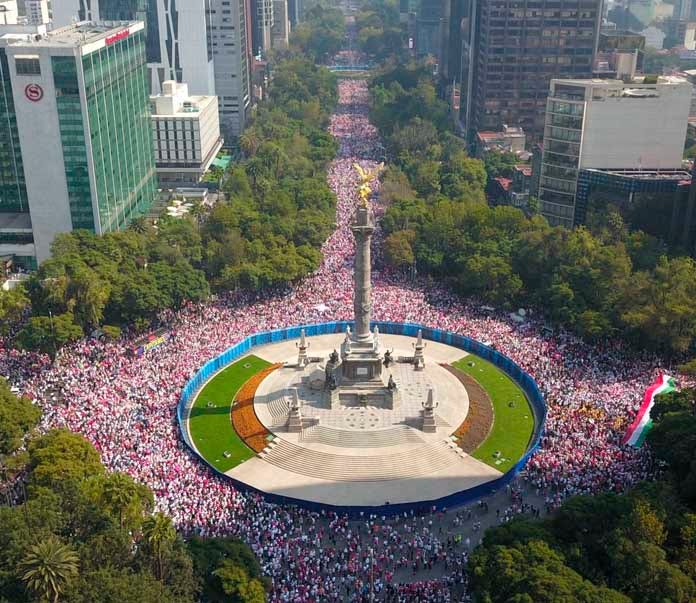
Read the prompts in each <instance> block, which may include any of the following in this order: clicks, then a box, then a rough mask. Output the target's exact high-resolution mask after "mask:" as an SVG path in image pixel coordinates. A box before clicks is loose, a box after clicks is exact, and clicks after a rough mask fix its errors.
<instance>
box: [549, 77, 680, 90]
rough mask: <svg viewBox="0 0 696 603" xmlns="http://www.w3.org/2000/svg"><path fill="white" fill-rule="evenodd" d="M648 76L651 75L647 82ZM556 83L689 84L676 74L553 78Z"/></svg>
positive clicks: (612, 84) (628, 85)
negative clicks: (624, 79)
mask: <svg viewBox="0 0 696 603" xmlns="http://www.w3.org/2000/svg"><path fill="white" fill-rule="evenodd" d="M646 77H651V79H649V80H648V81H647V82H646V81H645V79H646ZM551 81H552V83H553V84H555V85H565V86H591V87H598V88H599V87H609V88H631V87H633V88H636V87H640V86H651V87H654V86H682V85H684V84H688V85H689V86H690V85H691V84H689V82H687V81H686V80H685V79H684V78H682V77H677V76H674V75H660V76H644V75H643V76H636V77H634V78H633V79H632V80H631V81H630V82H624V81H623V80H617V79H609V78H588V79H582V80H581V79H574V80H565V79H555V78H554V79H553V80H551Z"/></svg>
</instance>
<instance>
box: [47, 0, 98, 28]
mask: <svg viewBox="0 0 696 603" xmlns="http://www.w3.org/2000/svg"><path fill="white" fill-rule="evenodd" d="M97 20H99V0H54V1H52V2H51V21H52V23H53V27H54V28H59V27H65V26H66V25H71V24H73V23H75V22H76V21H78V22H79V21H97Z"/></svg>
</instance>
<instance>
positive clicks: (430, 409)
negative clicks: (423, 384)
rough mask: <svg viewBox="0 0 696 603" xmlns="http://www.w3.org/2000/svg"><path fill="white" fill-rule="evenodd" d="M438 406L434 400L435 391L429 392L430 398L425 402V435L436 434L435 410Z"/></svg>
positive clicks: (430, 390)
mask: <svg viewBox="0 0 696 603" xmlns="http://www.w3.org/2000/svg"><path fill="white" fill-rule="evenodd" d="M436 408H437V404H436V403H435V400H434V398H433V390H432V389H429V390H428V398H427V399H426V401H425V402H423V427H422V429H423V431H424V432H425V433H435V432H436V431H437V425H436V424H435V409H436Z"/></svg>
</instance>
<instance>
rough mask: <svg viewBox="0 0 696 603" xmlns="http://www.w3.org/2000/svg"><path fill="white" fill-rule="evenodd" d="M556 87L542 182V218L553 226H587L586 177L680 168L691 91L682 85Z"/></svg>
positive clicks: (559, 83)
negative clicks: (582, 185)
mask: <svg viewBox="0 0 696 603" xmlns="http://www.w3.org/2000/svg"><path fill="white" fill-rule="evenodd" d="M620 75H622V76H623V80H624V81H622V80H597V79H594V80H552V81H551V88H550V92H549V98H548V103H547V109H546V127H545V131H544V144H543V155H542V159H541V170H540V178H539V199H540V209H541V213H542V214H543V215H544V216H545V217H546V218H547V219H548V221H549V222H550V223H551V224H561V225H564V226H568V227H570V226H573V225H576V224H581V223H583V222H584V220H585V212H586V209H587V204H586V200H585V199H583V198H582V197H580V196H579V195H578V186H579V185H578V177H579V174H580V172H581V171H582V170H587V169H591V168H594V169H600V170H613V171H615V172H616V171H624V172H625V171H627V170H629V171H630V170H635V171H637V172H640V171H646V170H648V171H660V170H662V171H666V170H678V169H680V168H681V161H682V152H683V148H684V139H685V136H686V127H687V119H688V116H689V107H690V104H691V91H692V88H691V84H690V83H689V82H687V81H686V80H684V79H681V78H676V77H657V76H652V77H641V78H634V77H633V78H632V77H631V75H632V74H620Z"/></svg>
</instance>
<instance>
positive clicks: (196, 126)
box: [150, 81, 222, 187]
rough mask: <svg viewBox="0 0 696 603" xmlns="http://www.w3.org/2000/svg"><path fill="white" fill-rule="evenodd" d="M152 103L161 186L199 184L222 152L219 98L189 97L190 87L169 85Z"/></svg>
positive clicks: (167, 83)
mask: <svg viewBox="0 0 696 603" xmlns="http://www.w3.org/2000/svg"><path fill="white" fill-rule="evenodd" d="M150 103H151V105H152V117H151V119H152V137H153V142H154V148H155V163H156V165H157V174H158V176H159V180H160V184H161V185H162V186H165V187H168V186H181V185H186V184H195V183H197V182H199V181H200V179H201V178H202V177H203V174H205V172H206V170H207V169H208V168H209V167H210V164H211V163H212V162H213V159H215V156H216V155H217V154H218V152H219V151H220V149H221V148H222V138H221V137H220V120H219V116H218V106H217V98H215V97H214V96H189V93H188V86H187V85H186V84H177V83H176V82H175V81H167V82H164V84H163V90H162V94H160V95H158V96H151V97H150Z"/></svg>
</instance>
